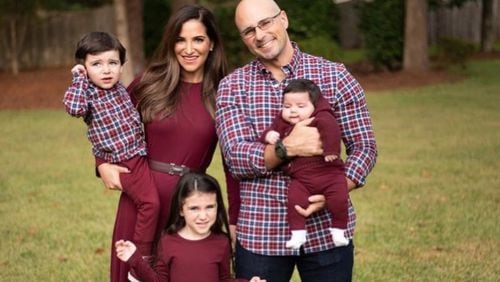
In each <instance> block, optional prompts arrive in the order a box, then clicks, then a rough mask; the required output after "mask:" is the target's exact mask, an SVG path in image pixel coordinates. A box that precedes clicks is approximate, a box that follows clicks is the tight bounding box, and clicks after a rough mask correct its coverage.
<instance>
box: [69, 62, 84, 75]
mask: <svg viewBox="0 0 500 282" xmlns="http://www.w3.org/2000/svg"><path fill="white" fill-rule="evenodd" d="M71 73H77V74H80V73H83V74H84V75H85V76H87V70H86V69H85V67H84V66H83V65H81V64H77V65H75V66H74V67H73V68H72V69H71Z"/></svg>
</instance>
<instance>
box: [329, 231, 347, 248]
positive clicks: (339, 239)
mask: <svg viewBox="0 0 500 282" xmlns="http://www.w3.org/2000/svg"><path fill="white" fill-rule="evenodd" d="M344 232H345V229H339V228H330V233H331V234H332V238H333V243H334V244H335V246H337V247H341V246H347V245H349V239H347V238H346V237H345V235H344Z"/></svg>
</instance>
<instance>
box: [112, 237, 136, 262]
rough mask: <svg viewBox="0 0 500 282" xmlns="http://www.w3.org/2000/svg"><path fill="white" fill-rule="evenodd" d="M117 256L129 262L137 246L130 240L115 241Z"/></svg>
mask: <svg viewBox="0 0 500 282" xmlns="http://www.w3.org/2000/svg"><path fill="white" fill-rule="evenodd" d="M115 248H116V256H117V257H118V258H119V259H120V260H121V261H123V262H127V261H128V260H129V259H130V257H131V256H132V255H133V254H134V253H135V250H137V247H136V246H135V245H134V243H132V242H130V241H124V240H118V241H116V243H115Z"/></svg>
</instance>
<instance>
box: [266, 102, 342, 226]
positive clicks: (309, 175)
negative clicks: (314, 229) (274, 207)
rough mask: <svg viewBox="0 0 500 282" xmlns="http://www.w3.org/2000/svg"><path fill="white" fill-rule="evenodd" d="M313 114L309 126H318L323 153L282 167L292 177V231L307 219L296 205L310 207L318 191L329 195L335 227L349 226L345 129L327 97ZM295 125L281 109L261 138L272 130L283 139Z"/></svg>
mask: <svg viewBox="0 0 500 282" xmlns="http://www.w3.org/2000/svg"><path fill="white" fill-rule="evenodd" d="M311 117H314V120H313V121H312V122H311V124H310V125H309V126H311V127H316V128H317V129H318V131H319V134H320V138H321V142H322V144H323V151H324V152H323V155H322V156H313V157H295V158H293V159H291V160H290V161H288V162H286V163H284V164H283V165H282V166H281V169H282V170H283V172H284V173H286V174H287V175H289V176H290V177H291V181H290V184H289V185H288V214H287V217H288V222H289V224H290V229H291V230H299V229H305V228H306V227H305V226H306V218H305V217H303V216H301V215H300V214H298V213H297V211H296V210H295V205H299V206H301V207H307V206H308V205H309V201H308V197H309V196H310V195H314V194H323V195H324V196H325V198H326V205H327V208H328V210H329V211H330V212H331V213H332V216H333V220H332V225H331V226H332V227H334V228H340V229H346V228H347V220H348V204H347V182H346V176H345V171H344V163H343V161H342V160H341V159H340V143H341V132H340V127H339V124H338V123H337V120H336V119H335V117H334V115H333V113H332V110H331V107H330V104H329V103H328V101H326V99H325V98H324V97H323V96H321V95H320V96H319V97H318V100H317V101H316V103H315V110H314V112H313V113H312V115H311ZM293 126H294V125H292V124H289V123H288V122H286V121H285V120H284V119H283V118H282V116H281V112H280V113H279V115H278V116H277V117H276V118H275V120H274V121H273V124H271V126H270V127H269V128H268V129H267V130H265V131H264V133H263V134H262V136H261V141H262V142H265V136H266V134H267V132H269V131H270V130H275V131H277V132H279V133H280V136H281V138H284V137H285V136H287V135H288V134H289V133H290V131H291V130H292V129H293ZM327 155H336V156H338V158H337V159H336V160H334V161H332V162H326V161H325V160H324V156H327Z"/></svg>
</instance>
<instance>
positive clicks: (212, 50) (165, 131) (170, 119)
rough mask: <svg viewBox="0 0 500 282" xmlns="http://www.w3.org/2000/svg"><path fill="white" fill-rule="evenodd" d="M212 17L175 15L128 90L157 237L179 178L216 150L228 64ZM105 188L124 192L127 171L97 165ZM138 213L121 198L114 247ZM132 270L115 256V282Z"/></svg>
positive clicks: (192, 11) (200, 10)
mask: <svg viewBox="0 0 500 282" xmlns="http://www.w3.org/2000/svg"><path fill="white" fill-rule="evenodd" d="M223 52H224V51H223V46H222V42H221V37H220V34H219V31H218V29H217V27H216V24H215V20H214V17H213V14H212V13H211V12H210V11H209V10H207V9H206V8H204V7H201V6H197V5H189V6H184V7H183V8H181V9H180V10H179V11H177V12H176V13H175V14H173V15H172V16H171V18H170V19H169V21H168V23H167V26H166V28H165V31H164V33H163V37H162V41H161V43H160V46H159V47H158V49H157V50H156V53H155V56H154V58H153V60H152V62H151V63H150V65H149V66H148V68H147V69H146V71H145V72H144V74H143V75H142V77H141V78H140V79H136V80H135V81H134V82H132V83H131V85H130V86H129V92H130V93H131V96H132V99H133V100H134V101H135V102H136V103H137V107H138V110H139V112H140V113H141V116H142V119H143V122H144V125H145V132H146V143H147V151H148V158H149V164H150V168H151V171H152V174H153V178H154V181H155V184H156V187H157V189H158V195H159V197H160V216H159V218H160V220H159V221H158V227H157V229H156V230H157V237H158V236H159V233H160V231H161V230H162V229H163V228H164V226H165V224H166V222H165V219H167V218H168V213H169V209H170V199H171V196H172V192H173V189H174V187H175V185H176V183H177V181H178V179H179V177H180V176H181V175H182V174H184V173H186V172H188V171H205V170H206V168H207V167H208V166H209V164H210V162H211V160H212V156H213V153H214V151H215V147H216V145H217V135H216V133H215V123H214V107H215V95H216V88H217V85H218V83H219V81H220V80H221V79H222V77H224V75H225V73H226V62H225V58H224V53H223ZM98 171H99V174H100V175H101V178H102V180H103V182H104V184H105V186H106V187H108V188H109V189H121V184H120V181H119V173H126V172H127V169H126V168H124V167H119V166H116V165H112V164H108V163H102V164H99V163H98ZM135 220H136V209H135V207H134V204H133V202H132V201H131V200H130V198H128V197H127V195H125V194H123V193H122V195H121V197H120V201H119V204H118V211H117V215H116V222H115V227H114V232H113V240H112V242H116V241H118V240H122V239H123V240H130V239H131V238H132V235H133V226H134V225H135ZM128 271H129V269H128V267H127V265H126V264H124V263H123V262H121V261H120V260H119V259H118V258H117V257H116V255H115V254H114V253H113V251H112V255H111V281H127V274H128Z"/></svg>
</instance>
